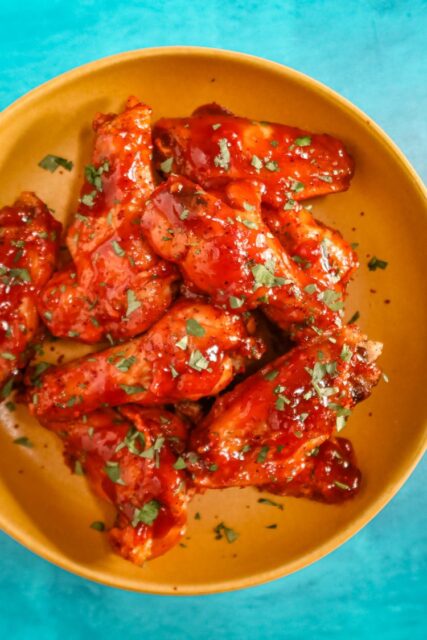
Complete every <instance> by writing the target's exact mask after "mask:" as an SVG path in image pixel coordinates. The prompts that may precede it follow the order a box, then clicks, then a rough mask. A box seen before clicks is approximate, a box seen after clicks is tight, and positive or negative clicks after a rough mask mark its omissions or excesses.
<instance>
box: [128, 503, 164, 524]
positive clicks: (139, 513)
mask: <svg viewBox="0 0 427 640" xmlns="http://www.w3.org/2000/svg"><path fill="white" fill-rule="evenodd" d="M160 507H161V504H160V502H158V501H157V500H150V501H149V502H146V503H145V504H144V506H143V507H141V509H136V510H135V513H134V516H133V518H132V526H133V527H136V526H137V525H138V524H139V523H140V522H143V523H144V524H147V525H149V526H151V525H152V524H153V522H154V521H155V520H156V519H157V517H158V515H159V512H160Z"/></svg>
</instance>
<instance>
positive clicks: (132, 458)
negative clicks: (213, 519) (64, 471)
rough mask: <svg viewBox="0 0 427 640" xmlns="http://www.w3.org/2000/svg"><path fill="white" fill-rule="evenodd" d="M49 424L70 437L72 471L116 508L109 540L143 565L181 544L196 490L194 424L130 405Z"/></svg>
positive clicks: (67, 445) (67, 451) (68, 453)
mask: <svg viewBox="0 0 427 640" xmlns="http://www.w3.org/2000/svg"><path fill="white" fill-rule="evenodd" d="M45 426H47V427H48V428H49V429H51V430H53V431H55V432H57V433H58V435H60V436H61V437H62V438H63V440H64V454H65V458H66V460H67V462H68V465H69V466H70V468H71V469H72V470H74V471H75V472H78V473H84V474H85V476H86V478H87V480H88V481H89V484H90V486H91V488H92V490H93V491H94V493H96V494H97V495H98V496H99V497H101V498H103V499H105V500H108V501H109V502H111V503H112V504H113V505H114V506H115V507H116V509H117V518H116V522H115V524H114V526H113V527H112V528H111V529H110V531H109V538H110V541H111V543H112V545H113V547H114V549H115V550H116V551H117V553H119V554H120V555H121V556H123V557H124V558H126V559H128V560H131V561H132V562H134V563H136V564H138V565H141V564H143V563H144V561H145V560H149V559H151V558H155V557H156V556H159V555H161V554H163V553H165V552H166V551H168V550H169V549H170V548H171V547H173V546H174V545H175V544H177V543H178V541H179V540H180V538H181V537H182V536H183V534H184V532H185V528H186V521H187V503H188V500H189V493H188V491H187V490H186V489H187V487H186V475H185V471H184V469H185V463H184V462H183V458H181V457H180V456H181V453H182V452H183V451H184V447H185V443H186V439H187V428H186V426H185V424H184V423H183V422H182V421H181V420H180V419H179V418H178V417H177V416H175V415H174V414H172V413H170V412H168V411H165V410H163V409H161V408H158V409H157V408H156V409H143V408H140V407H137V406H135V405H128V406H126V407H123V408H122V409H121V410H120V413H118V412H116V411H114V410H112V409H104V410H101V411H95V412H93V413H91V414H90V415H88V416H87V417H85V419H81V418H80V419H76V420H72V421H70V422H68V423H66V424H65V425H64V423H63V422H61V423H49V422H47V423H45Z"/></svg>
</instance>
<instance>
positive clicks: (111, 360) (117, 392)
mask: <svg viewBox="0 0 427 640" xmlns="http://www.w3.org/2000/svg"><path fill="white" fill-rule="evenodd" d="M248 327H249V330H250V331H253V330H254V323H253V320H251V319H250V318H249V319H248V320H247V321H246V323H245V322H244V321H243V319H242V318H241V317H240V316H238V315H236V314H231V313H229V312H227V311H225V310H223V309H220V308H218V307H214V306H212V305H211V304H208V303H206V302H204V301H198V302H197V301H195V300H180V301H178V302H177V303H175V305H174V306H173V307H172V309H171V310H170V311H169V313H168V314H167V315H165V316H164V317H163V318H162V319H161V320H159V322H157V323H156V324H155V325H154V326H153V327H152V328H151V329H150V330H149V331H148V332H147V333H146V334H144V335H143V336H141V337H139V338H135V339H134V340H132V341H130V342H127V343H124V344H121V345H118V346H116V347H111V348H110V349H106V350H104V351H98V352H97V353H94V354H90V355H88V356H85V357H84V358H80V359H78V360H74V361H72V362H70V363H68V364H66V365H63V366H58V367H51V368H49V369H47V370H46V371H45V372H44V373H42V374H41V375H40V376H39V377H38V378H37V379H36V380H34V377H32V376H31V375H30V378H29V380H31V381H32V387H31V388H30V389H29V390H28V399H29V406H30V409H31V411H32V412H33V414H34V415H36V416H37V417H38V418H39V419H41V420H69V419H71V418H75V417H78V416H80V415H83V414H85V413H88V412H90V411H94V410H96V409H99V408H101V407H105V406H112V407H114V406H118V405H122V404H126V403H129V402H132V403H139V404H144V405H153V404H164V403H168V402H176V401H179V400H198V399H199V398H201V397H203V396H209V395H215V394H217V393H219V392H220V391H221V390H222V389H224V388H225V387H226V386H227V385H228V384H229V383H230V382H231V381H232V380H233V378H234V376H235V375H236V373H238V372H240V371H242V370H243V369H244V366H245V362H246V360H247V359H251V358H255V359H256V358H259V357H260V356H261V354H262V352H263V345H262V342H261V341H260V340H259V339H256V338H253V337H251V336H250V334H249V332H248Z"/></svg>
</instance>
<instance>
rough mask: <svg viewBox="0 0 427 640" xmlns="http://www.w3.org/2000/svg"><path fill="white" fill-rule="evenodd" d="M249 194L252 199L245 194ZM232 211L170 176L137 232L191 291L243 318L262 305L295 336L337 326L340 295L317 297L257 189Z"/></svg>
mask: <svg viewBox="0 0 427 640" xmlns="http://www.w3.org/2000/svg"><path fill="white" fill-rule="evenodd" d="M249 188H252V195H250V193H249ZM247 195H248V200H245V201H244V202H243V203H242V209H233V208H231V207H230V206H228V205H227V204H226V203H224V202H223V201H222V200H220V199H219V198H217V197H215V196H214V195H210V194H208V193H206V192H204V191H203V190H201V189H200V187H198V186H197V185H195V184H193V183H192V182H190V181H189V180H187V179H186V178H179V177H177V176H172V177H170V178H169V180H168V181H167V182H166V183H164V184H162V185H160V186H159V187H158V188H157V189H156V190H155V191H154V192H153V194H152V195H151V197H150V198H149V200H148V201H147V202H146V205H145V209H144V213H143V215H142V227H143V230H144V233H145V234H146V237H147V239H148V240H149V242H150V244H151V246H152V247H153V248H154V250H155V251H156V252H157V253H158V254H159V255H161V256H162V257H163V258H165V259H166V260H169V261H171V262H175V263H176V264H178V266H179V268H180V270H181V273H182V275H183V277H184V280H185V282H186V284H187V286H189V287H190V288H193V290H196V291H198V292H203V293H205V294H209V295H210V296H211V298H212V300H213V301H214V302H215V303H216V304H219V305H223V306H226V307H228V308H229V309H238V310H239V312H242V311H244V310H246V309H253V308H255V307H257V306H259V305H263V306H265V307H267V308H268V309H270V308H271V309H272V313H274V320H275V321H276V322H277V324H279V326H280V327H281V328H282V329H285V330H288V331H290V332H291V334H294V335H295V336H296V335H297V334H298V333H301V334H302V335H303V336H304V337H309V336H310V335H315V333H316V332H319V331H325V330H328V329H330V328H331V327H335V328H336V326H337V325H339V324H340V323H341V308H342V306H343V303H342V300H341V299H340V296H339V294H337V292H335V291H332V290H324V291H321V290H319V288H318V287H317V286H316V284H315V282H314V281H313V280H312V279H311V278H310V277H309V276H308V275H307V274H306V273H305V272H304V270H303V269H301V268H300V267H299V266H298V265H297V264H296V263H295V262H293V261H292V260H291V259H290V258H289V256H288V254H287V253H286V251H285V250H284V248H283V247H282V245H281V244H280V242H279V241H278V240H277V239H276V238H275V237H274V236H273V234H272V233H271V232H270V231H269V229H268V227H266V225H265V224H264V222H263V220H262V217H261V213H260V208H259V206H257V204H258V205H259V197H260V191H259V188H258V186H257V185H256V184H251V183H249V184H248V185H247Z"/></svg>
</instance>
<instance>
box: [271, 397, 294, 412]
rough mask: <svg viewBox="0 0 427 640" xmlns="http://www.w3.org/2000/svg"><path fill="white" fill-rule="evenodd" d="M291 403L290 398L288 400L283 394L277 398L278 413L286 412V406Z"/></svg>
mask: <svg viewBox="0 0 427 640" xmlns="http://www.w3.org/2000/svg"><path fill="white" fill-rule="evenodd" d="M290 403H291V401H290V400H289V398H287V397H286V396H283V395H282V394H279V395H278V396H277V400H276V404H275V407H276V409H277V410H278V411H284V409H285V406H286V405H287V404H290Z"/></svg>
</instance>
